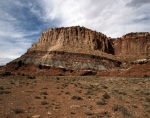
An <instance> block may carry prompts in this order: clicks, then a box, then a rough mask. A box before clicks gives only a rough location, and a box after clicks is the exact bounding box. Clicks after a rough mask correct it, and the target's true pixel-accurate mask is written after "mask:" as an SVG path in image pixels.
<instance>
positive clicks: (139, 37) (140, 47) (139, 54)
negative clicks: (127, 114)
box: [113, 32, 150, 62]
mask: <svg viewBox="0 0 150 118" xmlns="http://www.w3.org/2000/svg"><path fill="white" fill-rule="evenodd" d="M113 47H114V54H115V56H120V57H121V58H122V59H124V61H125V59H126V61H127V60H128V61H129V62H131V61H136V60H138V59H144V58H149V57H150V33H148V32H140V33H129V34H126V35H124V36H122V37H121V38H116V39H115V40H113Z"/></svg>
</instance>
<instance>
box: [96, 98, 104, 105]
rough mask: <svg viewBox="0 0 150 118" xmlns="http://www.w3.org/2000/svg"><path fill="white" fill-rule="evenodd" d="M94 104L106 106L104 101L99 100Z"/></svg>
mask: <svg viewBox="0 0 150 118" xmlns="http://www.w3.org/2000/svg"><path fill="white" fill-rule="evenodd" d="M96 104H97V105H106V101H105V100H103V99H99V100H97V101H96Z"/></svg>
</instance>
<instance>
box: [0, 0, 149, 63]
mask: <svg viewBox="0 0 150 118" xmlns="http://www.w3.org/2000/svg"><path fill="white" fill-rule="evenodd" d="M149 6H150V0H115V1H113V0H0V14H1V15H0V65H4V64H6V63H8V62H9V61H11V60H13V59H15V58H17V57H19V56H21V55H22V54H24V53H25V52H26V51H27V49H28V48H30V47H31V45H32V44H33V43H35V42H37V41H38V39H39V38H40V35H41V33H42V32H43V31H44V30H47V29H48V28H50V27H52V28H55V27H69V26H76V25H80V26H84V27H87V28H90V29H92V30H96V31H98V32H102V33H104V34H106V35H107V36H110V37H113V38H115V37H121V36H122V35H124V34H126V33H129V32H144V31H145V32H150V27H149V26H150V7H149Z"/></svg>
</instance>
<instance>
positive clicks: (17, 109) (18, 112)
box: [12, 108, 24, 114]
mask: <svg viewBox="0 0 150 118" xmlns="http://www.w3.org/2000/svg"><path fill="white" fill-rule="evenodd" d="M12 111H13V112H14V113H15V114H20V113H24V110H23V109H21V108H15V109H12Z"/></svg>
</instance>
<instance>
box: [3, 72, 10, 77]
mask: <svg viewBox="0 0 150 118" xmlns="http://www.w3.org/2000/svg"><path fill="white" fill-rule="evenodd" d="M2 75H3V76H10V75H12V73H11V72H4V73H3V74H2Z"/></svg>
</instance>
